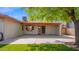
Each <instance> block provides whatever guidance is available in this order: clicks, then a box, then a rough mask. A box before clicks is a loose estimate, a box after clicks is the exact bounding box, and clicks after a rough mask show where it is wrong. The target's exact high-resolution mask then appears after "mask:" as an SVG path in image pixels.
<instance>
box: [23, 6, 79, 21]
mask: <svg viewBox="0 0 79 59" xmlns="http://www.w3.org/2000/svg"><path fill="white" fill-rule="evenodd" d="M72 9H74V10H75V16H76V17H77V18H78V19H79V17H78V16H79V8H75V7H29V8H27V9H24V10H25V11H26V12H27V13H28V15H29V19H30V21H41V22H43V21H44V22H53V21H54V20H57V21H66V22H70V21H71V17H70V16H69V15H68V13H67V12H70V11H71V10H72Z"/></svg>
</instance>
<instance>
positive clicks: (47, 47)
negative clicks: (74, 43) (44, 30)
mask: <svg viewBox="0 0 79 59" xmlns="http://www.w3.org/2000/svg"><path fill="white" fill-rule="evenodd" d="M0 51H77V50H76V49H74V48H70V47H67V46H65V45H63V44H9V45H8V44H0Z"/></svg>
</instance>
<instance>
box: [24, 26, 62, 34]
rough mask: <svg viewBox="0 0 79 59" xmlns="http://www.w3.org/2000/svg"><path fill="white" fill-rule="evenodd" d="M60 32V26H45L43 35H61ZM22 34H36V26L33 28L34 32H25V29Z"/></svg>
mask: <svg viewBox="0 0 79 59" xmlns="http://www.w3.org/2000/svg"><path fill="white" fill-rule="evenodd" d="M60 30H61V29H60V26H46V28H45V34H54V35H61V32H60ZM24 33H25V34H38V26H34V30H32V31H27V30H26V29H25V30H24Z"/></svg>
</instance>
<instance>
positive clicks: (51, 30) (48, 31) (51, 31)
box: [45, 26, 60, 35]
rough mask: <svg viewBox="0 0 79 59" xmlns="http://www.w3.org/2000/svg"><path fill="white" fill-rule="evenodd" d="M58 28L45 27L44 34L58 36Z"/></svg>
mask: <svg viewBox="0 0 79 59" xmlns="http://www.w3.org/2000/svg"><path fill="white" fill-rule="evenodd" d="M59 30H60V27H59V26H46V31H45V32H46V34H54V35H60V32H59Z"/></svg>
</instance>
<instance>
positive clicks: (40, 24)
mask: <svg viewBox="0 0 79 59" xmlns="http://www.w3.org/2000/svg"><path fill="white" fill-rule="evenodd" d="M21 24H25V25H30V26H31V25H32V26H33V25H38V26H49V25H51V26H59V25H60V24H61V23H34V22H21Z"/></svg>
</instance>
